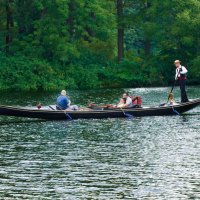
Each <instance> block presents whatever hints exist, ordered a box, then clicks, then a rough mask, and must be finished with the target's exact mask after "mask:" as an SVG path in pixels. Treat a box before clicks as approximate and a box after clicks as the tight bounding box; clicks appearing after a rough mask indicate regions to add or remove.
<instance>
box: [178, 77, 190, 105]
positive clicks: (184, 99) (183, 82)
mask: <svg viewBox="0 0 200 200" xmlns="http://www.w3.org/2000/svg"><path fill="white" fill-rule="evenodd" d="M179 84H180V89H181V103H185V102H188V101H189V100H188V97H187V94H186V91H185V86H186V80H179Z"/></svg>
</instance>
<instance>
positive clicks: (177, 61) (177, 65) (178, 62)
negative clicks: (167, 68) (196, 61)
mask: <svg viewBox="0 0 200 200" xmlns="http://www.w3.org/2000/svg"><path fill="white" fill-rule="evenodd" d="M174 65H175V66H176V67H177V68H178V67H180V65H181V61H180V60H175V61H174Z"/></svg>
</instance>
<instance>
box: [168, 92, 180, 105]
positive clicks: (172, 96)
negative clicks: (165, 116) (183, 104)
mask: <svg viewBox="0 0 200 200" xmlns="http://www.w3.org/2000/svg"><path fill="white" fill-rule="evenodd" d="M168 99H169V105H172V106H173V105H178V104H177V103H176V101H175V99H174V95H173V93H171V92H170V93H169V96H168Z"/></svg>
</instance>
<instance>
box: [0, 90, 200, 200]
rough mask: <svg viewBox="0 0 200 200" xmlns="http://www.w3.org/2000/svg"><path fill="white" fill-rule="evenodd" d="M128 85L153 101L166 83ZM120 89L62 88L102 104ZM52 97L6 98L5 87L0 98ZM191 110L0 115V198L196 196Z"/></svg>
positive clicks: (197, 144)
mask: <svg viewBox="0 0 200 200" xmlns="http://www.w3.org/2000/svg"><path fill="white" fill-rule="evenodd" d="M130 91H132V92H133V93H136V92H137V93H139V94H141V95H142V96H144V102H145V103H148V104H151V103H152V104H156V103H159V102H163V101H164V100H165V96H164V95H165V93H167V91H168V90H167V89H166V88H164V89H159V88H153V89H138V90H136V89H132V90H130ZM163 91H164V95H163ZM122 92H123V90H113V91H112V90H106V91H101V90H100V91H83V92H80V93H79V92H76V91H72V92H70V95H71V96H73V97H74V102H76V103H78V102H81V104H82V105H84V104H85V103H86V102H87V97H88V96H89V99H90V101H93V102H104V103H107V102H110V101H113V100H115V99H117V98H118V96H119V95H120V94H121V93H122ZM143 94H144V95H143ZM177 94H178V93H177ZM189 94H190V97H191V98H197V97H198V96H200V90H199V88H197V87H196V88H189ZM31 95H32V96H31ZM55 96H56V94H53V95H50V94H45V97H44V96H43V95H41V94H40V95H39V94H27V95H24V96H23V98H20V97H19V95H17V94H16V98H14V99H15V101H14V102H13V100H12V101H11V100H9V95H7V94H5V95H2V97H0V98H1V99H0V101H1V103H4V104H10V105H12V104H15V105H27V104H30V105H35V103H36V102H38V101H41V102H47V104H52V103H53V101H54V97H55ZM199 113H200V108H197V109H195V110H193V111H192V112H191V114H189V115H184V116H171V117H144V118H135V119H134V120H126V119H107V120H77V121H75V123H72V122H66V121H44V120H27V119H16V118H10V117H9V118H8V117H1V118H0V123H1V124H0V134H1V137H0V199H17V198H18V199H156V200H157V199H158V200H159V199H199V198H200V190H199V187H200V185H199V184H200V157H199V155H200V135H199V133H200V131H199V130H200V114H199ZM8 122H9V123H8Z"/></svg>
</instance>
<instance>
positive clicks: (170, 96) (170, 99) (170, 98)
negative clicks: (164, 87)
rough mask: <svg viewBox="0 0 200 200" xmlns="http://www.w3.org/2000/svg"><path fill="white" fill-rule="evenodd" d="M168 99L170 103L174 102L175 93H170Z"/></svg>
mask: <svg viewBox="0 0 200 200" xmlns="http://www.w3.org/2000/svg"><path fill="white" fill-rule="evenodd" d="M168 98H169V101H172V100H174V95H173V93H172V92H170V93H169V96H168Z"/></svg>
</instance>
